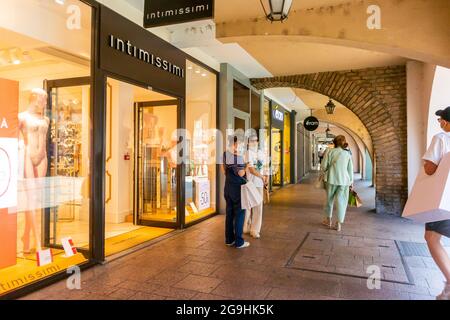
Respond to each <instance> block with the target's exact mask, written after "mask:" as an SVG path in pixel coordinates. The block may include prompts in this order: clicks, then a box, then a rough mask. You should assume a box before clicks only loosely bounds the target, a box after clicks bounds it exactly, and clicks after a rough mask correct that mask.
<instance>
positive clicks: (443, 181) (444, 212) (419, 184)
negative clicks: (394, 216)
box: [402, 152, 450, 223]
mask: <svg viewBox="0 0 450 320" xmlns="http://www.w3.org/2000/svg"><path fill="white" fill-rule="evenodd" d="M402 216H403V217H404V218H407V219H411V220H415V221H417V222H421V223H427V222H435V221H442V220H449V219H450V152H449V153H447V154H446V155H444V157H443V158H442V160H441V162H440V163H439V166H438V168H437V170H436V172H435V173H434V174H433V175H432V176H429V175H427V174H426V173H425V170H424V169H423V168H422V170H421V171H420V173H419V176H418V177H417V179H416V182H415V183H414V186H413V188H412V191H411V194H410V196H409V198H408V201H407V202H406V206H405V209H404V210H403V214H402Z"/></svg>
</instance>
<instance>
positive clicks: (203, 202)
mask: <svg viewBox="0 0 450 320" xmlns="http://www.w3.org/2000/svg"><path fill="white" fill-rule="evenodd" d="M210 192H211V184H210V182H209V180H208V179H197V180H195V190H194V193H195V205H196V207H197V209H198V211H202V210H205V209H208V208H210V207H211V197H210Z"/></svg>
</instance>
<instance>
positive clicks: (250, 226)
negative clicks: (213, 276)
mask: <svg viewBox="0 0 450 320" xmlns="http://www.w3.org/2000/svg"><path fill="white" fill-rule="evenodd" d="M246 158H247V159H246V160H247V161H246V163H247V164H248V167H247V169H248V170H247V180H248V181H251V182H253V184H254V185H255V187H256V189H257V190H258V192H259V194H260V195H261V198H263V197H264V185H266V184H267V176H264V175H263V174H262V172H263V168H264V153H263V152H262V150H260V149H259V148H258V136H257V135H256V134H254V135H251V136H250V137H249V139H248V152H247V157H246ZM262 214H263V203H262V202H261V204H260V205H259V206H257V207H254V208H252V209H251V210H246V211H245V221H244V233H247V234H248V233H249V234H250V235H251V236H252V237H253V238H255V239H259V238H260V237H261V235H260V233H261V225H262Z"/></svg>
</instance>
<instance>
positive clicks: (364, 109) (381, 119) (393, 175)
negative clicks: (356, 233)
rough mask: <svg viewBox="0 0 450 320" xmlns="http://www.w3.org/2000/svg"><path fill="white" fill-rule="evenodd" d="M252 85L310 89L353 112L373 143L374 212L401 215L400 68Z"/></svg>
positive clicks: (403, 131) (403, 100)
mask: <svg viewBox="0 0 450 320" xmlns="http://www.w3.org/2000/svg"><path fill="white" fill-rule="evenodd" d="M252 84H253V86H254V87H255V88H257V89H268V88H274V87H291V88H301V89H306V90H311V91H315V92H318V93H321V94H323V95H326V96H328V97H330V98H331V99H333V100H336V101H338V102H340V103H341V104H343V105H344V106H346V107H347V108H348V109H350V110H351V111H353V113H355V115H357V116H358V117H359V118H360V119H361V121H362V122H363V124H364V125H365V126H366V127H367V130H368V131H369V133H370V135H371V138H372V141H373V147H374V153H375V163H376V177H375V179H376V210H377V213H387V214H392V215H400V214H401V212H402V210H403V207H404V204H405V202H406V199H407V196H408V180H407V136H406V134H407V131H406V68H405V66H394V67H382V68H370V69H362V70H349V71H338V72H321V73H314V74H304V75H291V76H279V77H273V78H259V79H252Z"/></svg>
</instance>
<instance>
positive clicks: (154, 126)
mask: <svg viewBox="0 0 450 320" xmlns="http://www.w3.org/2000/svg"><path fill="white" fill-rule="evenodd" d="M178 118H179V103H178V100H166V101H153V102H139V103H136V104H135V139H136V140H135V150H136V152H135V181H134V185H135V200H134V201H135V208H134V218H135V223H136V224H138V225H147V226H156V227H172V228H175V227H177V225H178V222H179V218H178V215H177V207H178V206H177V203H178V198H179V194H180V192H179V187H178V181H179V179H178V177H179V174H180V173H179V168H178V163H177V162H178V161H177V159H178V150H177V149H178V140H179V138H178V134H177V128H178V121H177V119H178Z"/></svg>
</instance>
